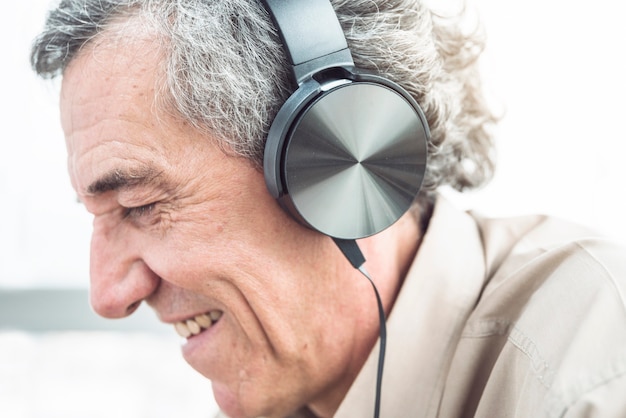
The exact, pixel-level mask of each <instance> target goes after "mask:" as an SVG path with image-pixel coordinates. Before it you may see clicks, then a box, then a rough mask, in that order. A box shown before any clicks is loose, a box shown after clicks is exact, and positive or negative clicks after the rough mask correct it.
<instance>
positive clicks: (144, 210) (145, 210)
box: [124, 202, 157, 219]
mask: <svg viewBox="0 0 626 418" xmlns="http://www.w3.org/2000/svg"><path fill="white" fill-rule="evenodd" d="M156 204H157V203H156V202H153V203H149V204H147V205H142V206H136V207H132V208H125V209H124V218H131V219H141V218H147V217H149V216H151V215H153V214H154V212H155V208H156Z"/></svg>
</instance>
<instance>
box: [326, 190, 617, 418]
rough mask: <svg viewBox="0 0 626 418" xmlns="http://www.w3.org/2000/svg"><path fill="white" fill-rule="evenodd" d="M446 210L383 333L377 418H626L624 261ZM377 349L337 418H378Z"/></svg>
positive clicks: (572, 231)
mask: <svg viewBox="0 0 626 418" xmlns="http://www.w3.org/2000/svg"><path fill="white" fill-rule="evenodd" d="M590 236H592V235H591V234H590V233H589V232H588V231H586V230H583V229H582V228H579V227H577V226H574V225H571V224H568V223H564V222H561V221H558V220H555V219H551V218H546V217H543V216H535V217H524V218H517V219H507V220H490V219H484V218H481V217H480V216H477V215H475V214H468V213H464V212H459V211H457V210H455V209H454V208H453V207H452V206H451V205H450V204H449V203H448V202H446V201H445V200H443V199H440V200H439V201H438V203H437V205H436V208H435V213H434V214H433V218H432V219H431V223H430V225H429V228H428V231H427V233H426V235H425V237H424V241H423V243H422V246H421V247H420V250H419V252H418V255H417V257H416V259H415V261H414V264H413V266H412V267H411V270H410V272H409V274H408V276H407V278H406V281H405V283H404V285H403V287H402V290H401V292H400V294H399V296H398V299H397V300H396V303H395V305H394V307H393V310H392V312H391V314H390V316H389V319H388V322H387V352H386V361H385V372H384V377H383V390H382V391H383V395H382V406H381V416H382V417H442V418H451V417H489V418H499V417H520V418H539V417H603V418H604V417H606V418H613V417H614V418H625V417H626V302H625V295H626V252H624V251H623V250H622V249H621V248H619V247H618V246H616V245H614V244H612V243H610V242H608V241H605V240H602V239H597V238H589V237H590ZM377 354H378V349H377V348H376V349H375V350H374V351H373V352H372V354H371V355H370V358H369V359H368V360H367V362H366V364H365V366H364V367H363V369H362V371H361V373H360V374H359V376H358V377H357V379H356V381H355V383H354V384H353V386H352V388H351V389H350V391H349V393H348V395H347V396H346V398H345V399H344V401H343V403H342V404H341V406H340V408H339V410H338V412H337V414H336V415H335V417H336V418H353V417H371V416H373V410H374V409H373V408H374V390H375V384H374V382H375V380H376V362H377Z"/></svg>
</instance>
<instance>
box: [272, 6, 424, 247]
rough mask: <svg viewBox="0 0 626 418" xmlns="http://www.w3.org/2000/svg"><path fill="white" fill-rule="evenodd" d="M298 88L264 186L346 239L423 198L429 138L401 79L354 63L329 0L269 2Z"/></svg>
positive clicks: (275, 127)
mask: <svg viewBox="0 0 626 418" xmlns="http://www.w3.org/2000/svg"><path fill="white" fill-rule="evenodd" d="M262 3H263V5H264V6H265V8H266V10H267V11H268V13H269V14H270V16H271V18H272V20H273V22H274V24H275V26H276V29H277V30H278V33H279V36H280V38H281V41H282V43H283V46H284V48H285V50H286V53H287V57H288V59H289V61H290V63H291V65H292V67H291V70H292V71H291V74H292V76H293V77H294V79H295V82H296V83H297V85H298V88H297V89H296V91H295V92H294V93H293V94H292V95H291V96H290V97H289V98H288V99H287V101H286V102H285V103H284V104H283V106H282V107H281V108H280V110H279V111H278V113H277V115H276V117H275V119H274V121H273V122H272V124H271V126H270V129H269V134H268V138H267V142H266V145H265V150H264V161H263V169H264V175H265V183H266V185H267V188H268V190H269V192H270V193H271V195H272V196H274V197H275V198H276V199H277V200H278V202H279V203H280V205H281V206H282V207H283V208H284V209H285V210H286V211H287V212H288V213H290V214H291V215H292V216H293V217H294V218H295V219H296V220H298V221H299V222H301V223H302V224H304V225H306V226H308V227H310V228H312V229H314V230H317V231H319V232H321V233H323V234H325V235H328V236H330V237H332V238H335V239H340V240H355V239H358V238H364V237H367V236H370V235H374V234H376V233H378V232H380V231H382V230H383V229H385V228H387V227H389V226H390V225H392V224H393V223H394V222H396V221H397V220H398V219H400V217H401V216H402V215H403V214H404V213H405V212H406V211H407V210H408V209H409V207H410V206H411V204H412V202H413V200H414V199H415V197H416V196H417V194H418V192H419V190H420V187H421V184H422V181H423V178H424V172H425V170H426V158H427V143H428V139H429V136H430V132H429V129H428V124H427V122H426V118H425V117H424V114H423V112H422V110H421V109H420V107H419V105H418V104H417V102H416V101H415V100H414V99H413V98H412V97H411V95H410V94H409V93H408V92H407V91H405V90H404V89H403V88H402V87H400V86H399V85H397V84H396V83H394V82H392V81H390V80H388V79H386V78H384V77H381V76H379V75H376V74H372V73H369V72H365V71H363V70H359V69H358V68H356V67H355V65H354V61H353V59H352V54H351V53H350V50H349V49H348V44H347V42H346V39H345V36H344V34H343V30H342V29H341V25H340V23H339V20H338V19H337V16H336V14H335V11H334V9H333V7H332V5H331V3H330V1H329V0H262Z"/></svg>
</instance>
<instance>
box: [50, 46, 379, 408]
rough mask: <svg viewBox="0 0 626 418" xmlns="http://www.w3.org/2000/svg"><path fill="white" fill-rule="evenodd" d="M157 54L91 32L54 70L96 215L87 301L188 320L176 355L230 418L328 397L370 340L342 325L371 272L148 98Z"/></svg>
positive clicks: (364, 311) (359, 311) (72, 169)
mask: <svg viewBox="0 0 626 418" xmlns="http://www.w3.org/2000/svg"><path fill="white" fill-rule="evenodd" d="M161 58H162V57H161V56H160V55H159V51H158V48H157V47H156V46H155V44H153V43H150V42H149V41H128V40H127V41H117V42H101V41H93V42H92V44H91V45H90V46H89V47H87V48H85V49H84V50H83V51H81V53H80V55H79V56H78V57H77V58H76V59H75V60H74V61H73V62H72V63H71V64H70V66H69V68H68V69H67V71H66V72H65V74H64V79H63V86H62V92H61V118H62V124H63V129H64V131H65V135H66V142H67V149H68V167H69V173H70V177H71V181H72V185H73V186H74V188H75V189H76V192H77V193H78V196H79V198H80V200H81V201H82V202H83V203H84V204H85V206H86V208H87V209H88V210H89V211H90V212H91V213H92V214H93V215H94V221H93V237H92V243H91V272H90V275H91V303H92V305H93V307H94V309H95V310H96V311H97V312H98V313H99V314H101V315H103V316H105V317H112V318H115V317H123V316H126V315H129V314H130V313H132V311H133V310H134V309H136V307H137V306H138V304H139V303H140V302H141V301H142V300H145V301H146V302H147V303H148V304H149V305H150V306H151V307H152V308H153V309H154V310H155V311H156V313H157V315H158V317H159V318H160V320H161V321H164V322H166V323H169V324H173V325H174V324H177V323H186V328H185V327H183V326H181V325H178V327H179V328H180V329H181V330H182V331H183V332H185V329H186V330H187V331H189V332H190V333H197V335H192V336H190V337H189V338H187V340H186V343H185V344H184V346H183V349H182V351H183V355H184V357H185V359H186V360H187V361H188V362H189V364H191V365H192V366H193V367H194V368H195V369H197V370H198V371H199V372H201V373H202V374H203V375H205V376H206V377H207V378H209V379H211V380H212V381H213V389H214V393H215V396H216V399H217V401H218V403H219V404H220V406H221V407H222V409H224V410H225V411H226V412H227V413H229V414H230V415H232V416H233V417H236V416H244V415H247V416H252V415H260V414H266V415H274V414H283V413H285V412H288V411H289V410H290V409H293V408H295V407H297V406H299V405H301V404H303V403H310V404H315V403H316V402H317V403H318V404H324V403H325V402H327V401H328V399H329V398H333V397H336V396H342V395H343V394H344V393H345V390H347V387H348V386H349V385H350V382H351V381H352V379H353V378H354V376H355V375H356V373H357V372H358V369H359V367H360V366H361V364H362V362H363V361H364V358H365V356H366V355H367V352H368V351H369V348H370V347H371V345H372V344H373V341H362V339H359V338H356V337H355V335H356V334H365V335H371V334H375V332H372V330H375V328H376V326H377V324H376V321H375V318H376V317H375V315H374V314H373V312H374V304H373V303H372V304H371V305H367V306H365V307H363V306H361V304H360V303H358V301H359V300H360V298H361V296H360V295H361V294H367V295H368V296H367V297H368V298H369V297H371V294H370V292H371V289H369V288H368V286H369V285H368V284H367V282H366V281H365V280H361V279H355V277H354V274H355V273H354V271H353V270H352V269H351V268H350V266H349V264H348V263H347V262H346V261H345V260H344V259H343V257H342V256H341V254H340V253H339V251H338V250H337V249H336V248H335V246H334V245H333V243H332V241H331V240H330V239H328V238H326V237H324V236H322V235H320V234H318V233H315V232H313V231H311V230H308V229H306V228H304V227H302V226H300V225H299V224H297V223H295V222H294V221H292V220H291V219H290V218H289V217H288V216H287V215H286V214H285V213H284V212H283V211H282V210H281V209H280V208H279V207H278V206H277V204H276V202H275V201H274V200H273V199H272V198H271V197H270V196H269V194H268V192H267V191H266V188H265V185H264V180H263V175H262V173H260V172H259V171H258V170H257V169H255V168H254V167H253V166H252V165H251V164H250V163H249V162H248V161H247V160H244V159H240V158H235V157H232V156H227V155H225V154H224V153H223V152H222V151H221V150H220V149H219V148H217V147H216V146H215V144H214V143H213V141H212V140H211V139H210V138H207V137H206V136H202V135H200V134H199V133H198V132H197V131H195V130H194V129H192V128H191V127H190V126H189V125H188V124H186V123H185V122H183V121H181V119H180V118H178V117H175V116H173V115H172V114H171V113H167V112H164V111H160V110H159V109H160V107H159V104H158V103H157V102H155V100H154V99H155V89H158V88H160V86H161V85H160V80H161V79H160V77H159V73H158V71H157V70H156V69H157V68H158V63H159V62H160V60H161ZM207 317H209V318H211V317H212V318H213V319H212V320H208V319H207ZM194 318H197V320H193V319H194ZM188 320H192V321H191V322H187V321H188ZM196 325H200V327H197V326H196ZM198 332H199V333H198ZM370 340H371V339H370ZM337 394H339V395H337ZM336 401H337V400H336V399H334V400H333V402H336Z"/></svg>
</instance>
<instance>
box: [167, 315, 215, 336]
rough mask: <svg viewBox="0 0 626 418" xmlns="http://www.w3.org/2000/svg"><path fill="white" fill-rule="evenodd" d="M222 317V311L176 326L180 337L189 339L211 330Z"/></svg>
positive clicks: (176, 324) (197, 316) (187, 320)
mask: <svg viewBox="0 0 626 418" xmlns="http://www.w3.org/2000/svg"><path fill="white" fill-rule="evenodd" d="M221 317H222V311H210V312H207V313H204V314H202V315H196V316H195V317H193V318H190V319H186V320H184V321H180V322H177V323H175V324H174V328H175V329H176V332H177V333H178V335H180V336H181V337H183V338H189V337H192V336H194V335H198V334H200V333H201V332H202V331H204V330H205V329H208V328H211V326H212V325H213V324H215V323H216V322H217V321H219V319H220V318H221Z"/></svg>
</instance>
